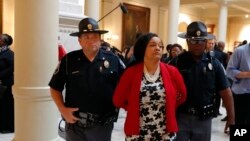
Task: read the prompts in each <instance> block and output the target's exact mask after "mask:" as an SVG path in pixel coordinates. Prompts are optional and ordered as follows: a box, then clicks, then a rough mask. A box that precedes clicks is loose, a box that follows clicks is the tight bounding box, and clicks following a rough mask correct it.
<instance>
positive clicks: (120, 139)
mask: <svg viewBox="0 0 250 141" xmlns="http://www.w3.org/2000/svg"><path fill="white" fill-rule="evenodd" d="M220 111H221V113H222V115H221V116H218V117H217V118H214V119H213V125H212V139H211V141H229V136H228V135H226V134H224V133H223V130H224V126H225V122H222V121H221V119H222V118H223V117H224V116H225V113H226V112H225V109H224V108H221V109H220ZM125 116H126V112H125V111H123V110H120V115H119V119H118V122H117V123H115V127H114V131H113V135H112V141H124V133H123V123H124V120H125ZM13 137H14V134H0V141H11V140H12V138H13ZM54 141H64V140H63V139H61V138H58V139H57V140H54Z"/></svg>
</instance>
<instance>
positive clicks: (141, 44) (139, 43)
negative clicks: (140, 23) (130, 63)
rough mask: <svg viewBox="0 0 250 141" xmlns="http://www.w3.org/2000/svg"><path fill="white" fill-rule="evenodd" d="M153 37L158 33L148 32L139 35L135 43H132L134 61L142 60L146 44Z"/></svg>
mask: <svg viewBox="0 0 250 141" xmlns="http://www.w3.org/2000/svg"><path fill="white" fill-rule="evenodd" d="M153 37H158V35H157V34H155V33H151V32H149V33H147V34H144V35H141V36H140V37H139V38H138V39H137V40H136V42H135V45H134V57H135V59H136V61H135V63H140V62H143V59H144V55H145V51H146V48H147V45H148V43H149V41H150V40H151V39H152V38H153Z"/></svg>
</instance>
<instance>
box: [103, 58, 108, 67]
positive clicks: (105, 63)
mask: <svg viewBox="0 0 250 141" xmlns="http://www.w3.org/2000/svg"><path fill="white" fill-rule="evenodd" d="M103 65H104V67H105V68H106V69H107V68H109V61H107V60H105V61H104V64H103Z"/></svg>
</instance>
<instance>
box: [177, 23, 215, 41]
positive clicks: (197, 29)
mask: <svg viewBox="0 0 250 141" xmlns="http://www.w3.org/2000/svg"><path fill="white" fill-rule="evenodd" d="M178 37H180V38H183V39H193V40H204V39H213V38H214V36H213V35H212V34H209V33H208V32H207V26H206V25H205V24H204V23H203V22H200V21H194V22H192V23H190V24H189V25H188V26H187V32H183V33H180V34H178Z"/></svg>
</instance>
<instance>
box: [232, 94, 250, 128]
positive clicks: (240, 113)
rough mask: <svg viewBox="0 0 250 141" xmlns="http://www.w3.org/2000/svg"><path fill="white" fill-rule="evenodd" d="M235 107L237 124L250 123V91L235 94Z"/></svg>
mask: <svg viewBox="0 0 250 141" xmlns="http://www.w3.org/2000/svg"><path fill="white" fill-rule="evenodd" d="M233 97H234V109H235V124H236V125H239V124H245V125H246V124H248V125H250V110H249V107H250V93H246V94H233Z"/></svg>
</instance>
